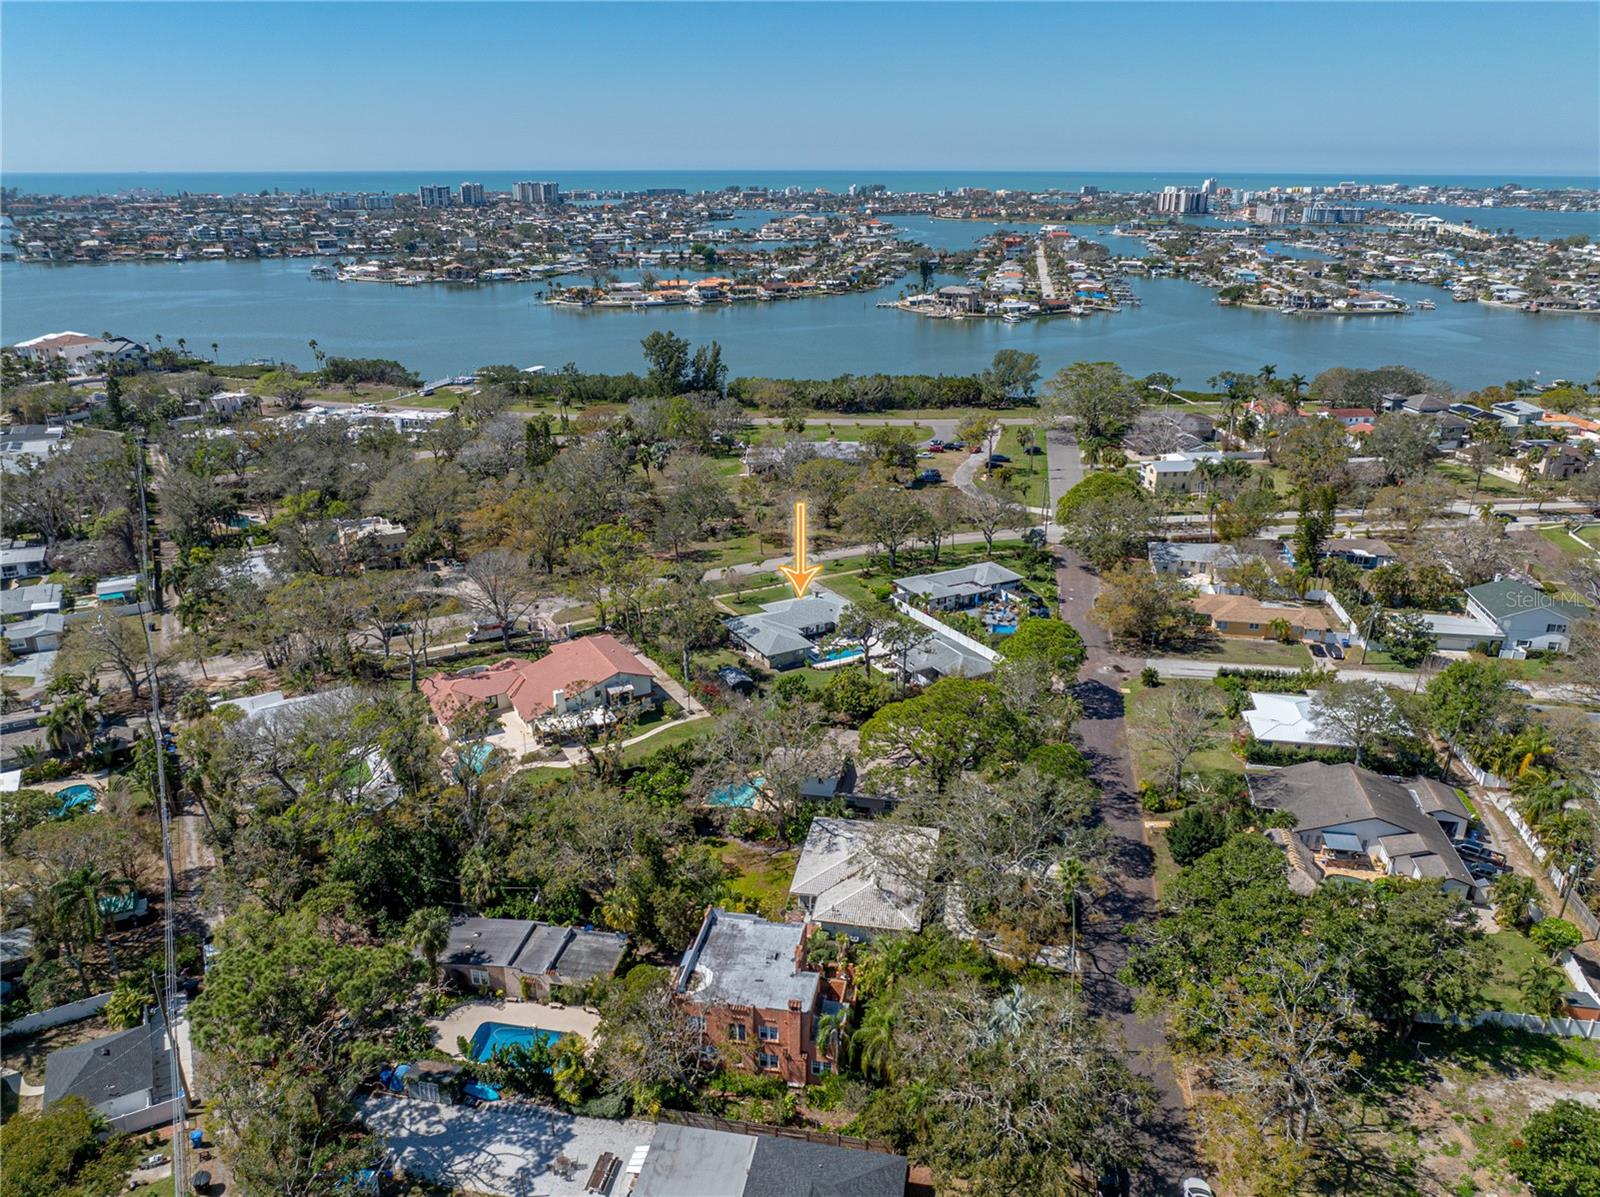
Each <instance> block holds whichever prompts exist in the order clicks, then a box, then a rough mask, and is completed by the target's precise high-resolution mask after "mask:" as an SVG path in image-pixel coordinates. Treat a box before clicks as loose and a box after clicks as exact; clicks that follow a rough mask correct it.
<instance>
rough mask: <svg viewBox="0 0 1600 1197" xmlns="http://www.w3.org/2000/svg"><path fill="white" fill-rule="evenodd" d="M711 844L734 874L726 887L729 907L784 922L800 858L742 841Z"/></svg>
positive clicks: (720, 841)
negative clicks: (795, 864)
mask: <svg viewBox="0 0 1600 1197" xmlns="http://www.w3.org/2000/svg"><path fill="white" fill-rule="evenodd" d="M709 843H710V844H711V847H712V848H714V849H716V852H717V855H718V856H719V857H720V858H721V860H722V863H723V865H724V866H725V867H726V868H727V870H728V872H729V874H730V876H729V880H728V881H727V883H726V884H727V890H728V898H729V899H730V902H729V904H730V905H737V906H741V907H744V908H746V909H750V910H753V911H755V912H756V913H758V914H760V915H761V916H762V917H763V918H769V919H778V918H782V917H783V912H784V910H785V908H787V907H788V905H789V901H790V898H789V883H790V882H791V881H792V880H794V862H795V859H796V857H797V855H798V854H797V853H795V852H793V851H789V852H769V851H768V850H767V849H765V848H762V847H753V846H751V845H749V844H744V843H740V842H739V841H738V840H711V841H709Z"/></svg>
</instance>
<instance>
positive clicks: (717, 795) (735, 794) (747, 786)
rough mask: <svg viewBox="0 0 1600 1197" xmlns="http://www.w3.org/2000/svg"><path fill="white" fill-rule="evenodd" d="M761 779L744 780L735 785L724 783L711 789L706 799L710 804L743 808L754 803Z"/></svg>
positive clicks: (759, 790)
mask: <svg viewBox="0 0 1600 1197" xmlns="http://www.w3.org/2000/svg"><path fill="white" fill-rule="evenodd" d="M761 785H762V783H761V780H760V779H759V778H758V779H757V780H756V781H753V782H750V781H744V782H740V783H738V784H737V785H725V786H721V787H719V788H717V789H715V790H712V791H711V794H710V796H709V797H708V798H707V799H706V801H707V802H708V803H710V804H711V805H712V806H731V807H736V808H738V809H740V810H745V809H747V808H749V807H751V806H753V805H755V801H756V795H757V794H759V793H760V792H761Z"/></svg>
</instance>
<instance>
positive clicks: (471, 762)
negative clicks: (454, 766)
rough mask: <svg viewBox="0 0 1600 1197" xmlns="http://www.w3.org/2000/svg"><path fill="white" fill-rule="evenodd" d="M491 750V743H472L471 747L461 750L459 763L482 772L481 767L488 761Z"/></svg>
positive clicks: (492, 746) (492, 747)
mask: <svg viewBox="0 0 1600 1197" xmlns="http://www.w3.org/2000/svg"><path fill="white" fill-rule="evenodd" d="M493 752H494V745H493V744H487V743H481V744H474V745H473V746H472V747H471V748H468V749H466V750H465V751H464V752H462V754H461V763H462V764H463V765H465V766H466V767H467V768H469V769H471V770H472V771H473V772H474V773H482V772H483V767H484V766H485V765H486V764H488V763H489V757H490V755H491V754H492V753H493Z"/></svg>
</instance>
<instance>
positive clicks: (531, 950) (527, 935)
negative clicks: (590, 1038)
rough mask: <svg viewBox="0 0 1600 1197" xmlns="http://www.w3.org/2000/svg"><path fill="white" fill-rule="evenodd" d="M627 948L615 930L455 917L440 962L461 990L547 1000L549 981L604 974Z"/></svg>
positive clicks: (572, 981) (577, 981) (575, 981)
mask: <svg viewBox="0 0 1600 1197" xmlns="http://www.w3.org/2000/svg"><path fill="white" fill-rule="evenodd" d="M627 952H628V937H627V936H626V935H622V934H620V933H618V932H614V931H595V930H593V929H591V928H576V927H558V926H553V925H551V924H550V923H541V922H535V921H534V920H532V919H483V918H466V917H459V916H458V917H456V918H453V919H451V920H450V934H449V938H448V939H447V940H446V942H445V948H444V951H443V952H441V953H440V954H439V967H440V969H441V970H442V971H443V972H444V974H445V975H446V976H448V977H450V978H451V979H453V980H454V981H456V983H457V984H459V985H461V986H462V987H463V988H466V989H471V990H475V991H478V992H497V993H503V994H505V996H506V997H507V998H509V999H510V1000H512V1001H530V1000H531V1001H536V1002H547V1001H549V1000H550V989H551V986H554V985H587V984H588V983H589V982H590V981H592V980H594V979H595V978H596V977H609V976H610V975H611V974H612V973H614V972H616V970H617V965H619V964H621V963H622V958H623V957H624V956H625V955H627Z"/></svg>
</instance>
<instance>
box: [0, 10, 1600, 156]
mask: <svg viewBox="0 0 1600 1197" xmlns="http://www.w3.org/2000/svg"><path fill="white" fill-rule="evenodd" d="M68 48H70V50H68ZM0 68H3V73H0V80H3V81H0V99H3V105H0V170H3V171H4V172H5V173H7V174H11V173H26V172H91V171H106V172H131V171H155V172H162V171H167V172H173V171H319V170H406V169H419V168H427V169H429V170H433V171H439V172H448V173H460V172H471V171H474V170H479V171H482V170H489V169H529V170H536V169H537V170H543V171H548V172H551V173H555V172H562V173H572V172H576V171H584V170H619V169H685V168H686V167H689V166H694V165H696V164H699V163H709V164H710V166H709V167H707V168H706V169H715V170H724V171H730V172H731V171H761V170H782V169H799V170H807V169H826V170H863V171H870V170H885V171H887V170H928V169H936V168H945V169H950V170H962V171H982V170H997V171H999V170H1013V171H1032V170H1054V171H1078V172H1094V171H1140V170H1156V169H1159V170H1167V171H1172V172H1179V171H1189V172H1193V171H1205V172H1206V173H1218V172H1226V171H1233V172H1262V171H1283V172H1296V171H1299V172H1305V173H1330V172H1331V173H1340V172H1369V173H1391V174H1397V175H1399V174H1408V175H1417V174H1425V173H1441V172H1449V173H1458V174H1474V175H1514V174H1517V173H1525V174H1548V175H1580V176H1589V177H1592V176H1595V175H1600V6H1596V5H1593V4H1519V3H1507V4H1497V3H1486V4H1449V5H1447V4H1397V5H1339V6H1332V7H1330V6H1327V5H1314V6H1313V5H1289V4H1281V5H1267V4H1208V3H1179V4H1163V3H1152V4H1122V5H1105V4H1087V3H1084V4H1062V5H1010V4H984V5H970V4H940V5H909V4H872V5H852V6H845V5H832V4H813V5H795V4H761V5H754V4H752V5H733V4H649V5H635V4H594V5H583V6H578V5H554V4H552V5H513V4H472V3H463V4H398V3H397V4H334V3H330V4H317V5H308V4H299V3H283V4H276V3H268V4H259V3H241V4H181V3H180V4H147V3H127V4H115V5H107V4H21V3H7V4H6V6H5V37H4V40H3V44H0ZM1491 82H1493V85H1492V86H1491ZM1556 95H1560V96H1561V97H1562V99H1561V102H1560V103H1556V102H1553V99H1552V97H1553V96H1556ZM519 162H520V163H529V164H534V165H531V166H528V167H526V168H518V167H517V166H516V164H517V163H519ZM539 164H543V165H539ZM462 177H463V178H465V177H467V176H466V175H462ZM442 181H450V182H459V180H458V179H448V180H442Z"/></svg>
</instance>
